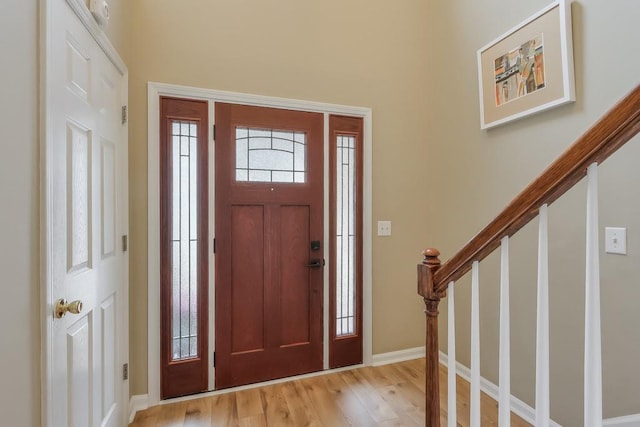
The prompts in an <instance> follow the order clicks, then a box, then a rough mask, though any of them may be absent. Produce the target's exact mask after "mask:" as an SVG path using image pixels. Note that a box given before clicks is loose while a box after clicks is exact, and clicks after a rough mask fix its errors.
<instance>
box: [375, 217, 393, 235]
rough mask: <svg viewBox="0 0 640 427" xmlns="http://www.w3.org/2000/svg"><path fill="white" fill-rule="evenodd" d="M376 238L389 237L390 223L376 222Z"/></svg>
mask: <svg viewBox="0 0 640 427" xmlns="http://www.w3.org/2000/svg"><path fill="white" fill-rule="evenodd" d="M378 236H391V221H378Z"/></svg>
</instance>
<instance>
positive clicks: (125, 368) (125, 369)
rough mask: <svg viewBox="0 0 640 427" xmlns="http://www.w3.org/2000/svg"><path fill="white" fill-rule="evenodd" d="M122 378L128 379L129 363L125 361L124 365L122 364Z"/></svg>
mask: <svg viewBox="0 0 640 427" xmlns="http://www.w3.org/2000/svg"><path fill="white" fill-rule="evenodd" d="M122 379H123V380H128V379H129V364H128V363H125V364H124V365H122Z"/></svg>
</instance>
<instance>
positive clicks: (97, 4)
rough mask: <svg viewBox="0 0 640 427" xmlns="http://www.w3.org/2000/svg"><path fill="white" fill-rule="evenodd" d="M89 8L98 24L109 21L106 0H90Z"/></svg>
mask: <svg viewBox="0 0 640 427" xmlns="http://www.w3.org/2000/svg"><path fill="white" fill-rule="evenodd" d="M89 10H90V11H91V14H92V15H93V17H94V18H95V20H96V22H98V24H100V25H106V24H107V23H108V22H109V5H108V4H107V1H106V0H91V2H90V3H89Z"/></svg>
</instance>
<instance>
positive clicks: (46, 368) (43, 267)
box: [38, 0, 129, 426]
mask: <svg viewBox="0 0 640 427" xmlns="http://www.w3.org/2000/svg"><path fill="white" fill-rule="evenodd" d="M66 4H67V5H68V6H69V7H70V8H71V10H73V12H74V13H75V15H76V16H77V17H78V20H79V21H80V22H81V23H82V25H83V26H84V27H85V28H86V29H87V31H88V32H89V34H90V35H91V37H93V39H94V40H95V42H96V43H97V44H98V46H99V47H100V49H101V50H102V52H104V54H105V56H106V57H107V59H108V60H109V61H110V62H111V63H112V64H113V65H114V66H115V68H116V69H117V71H118V73H119V74H120V76H121V77H122V79H123V81H122V88H121V93H120V99H121V100H122V102H123V105H127V102H128V101H127V100H128V78H129V74H128V70H127V66H126V64H125V63H124V61H123V60H122V58H121V57H120V55H119V54H118V52H117V51H116V49H115V47H114V46H113V44H111V41H110V40H109V38H108V37H107V36H106V34H105V33H104V32H103V30H102V29H101V28H100V27H99V25H98V24H97V23H96V21H95V19H94V18H93V15H91V12H89V9H88V8H87V6H86V2H85V1H84V0H66ZM59 5H63V6H64V4H63V2H62V1H60V0H39V4H38V8H39V15H40V18H39V23H38V26H39V32H40V35H39V38H40V46H44V47H45V48H41V49H39V57H40V82H39V88H40V91H39V92H40V94H39V97H40V119H39V131H40V197H39V198H40V224H41V231H40V248H41V249H40V254H41V257H40V305H39V310H40V324H41V329H40V330H41V333H40V345H41V352H40V359H41V363H40V366H41V367H42V372H41V374H40V389H41V396H42V400H41V402H40V409H41V411H40V412H41V414H40V420H41V424H42V426H51V425H52V424H53V407H52V395H53V394H54V393H55V392H56V390H55V389H54V384H53V383H54V378H55V376H56V373H55V372H54V371H53V359H52V357H51V353H52V352H51V349H52V348H53V331H52V327H51V323H52V321H53V320H52V319H53V313H52V310H51V307H52V306H53V301H54V299H55V298H57V297H59V296H58V295H53V293H52V286H53V277H52V272H51V265H50V263H49V258H50V256H51V253H50V246H51V238H52V226H51V216H52V212H51V210H52V206H53V205H52V201H51V194H50V189H49V185H48V183H49V182H51V179H52V174H51V171H52V165H51V156H50V155H49V150H50V148H49V147H50V146H51V144H52V139H53V137H52V130H51V128H50V123H49V121H50V120H49V117H50V116H51V111H52V110H53V109H54V108H55V106H54V105H52V104H51V101H50V97H51V96H50V92H51V90H53V89H52V87H51V86H52V85H50V84H48V83H47V82H48V81H49V79H48V77H49V74H50V72H51V70H50V68H51V64H50V62H51V58H50V53H49V51H48V49H46V47H47V46H49V45H50V37H49V28H50V22H51V20H52V19H55V16H56V13H57V12H58V6H59ZM121 132H122V136H121V138H122V141H124V142H127V141H128V125H127V124H125V125H123V126H122V130H121ZM121 151H123V152H122V158H121V159H120V160H123V159H124V160H125V161H128V160H127V159H128V149H126V150H121ZM119 167H120V168H121V169H119V171H118V173H119V175H118V177H117V178H118V179H124V180H125V181H126V182H125V184H126V185H124V186H123V188H124V191H123V192H121V194H120V198H119V203H120V204H122V206H125V207H126V211H127V212H126V214H125V215H124V217H123V218H118V222H119V223H120V224H121V226H122V230H123V231H122V233H124V234H126V235H128V234H129V211H128V198H129V189H128V167H127V166H126V165H125V166H124V167H122V165H120V166H119ZM128 260H129V257H128V256H126V257H125V261H124V262H123V267H122V271H121V272H120V274H121V277H122V280H121V286H122V289H120V292H121V293H122V295H121V305H122V306H121V307H120V310H121V313H124V316H121V319H120V321H121V322H122V323H121V325H122V327H121V329H122V330H121V331H119V334H118V342H117V343H116V346H117V348H119V349H120V351H119V352H118V353H119V354H118V356H117V359H116V360H117V363H118V364H120V363H129V261H128ZM121 393H122V394H121V395H122V396H123V401H122V402H121V403H122V413H123V419H122V420H121V421H122V422H123V423H124V422H127V419H125V418H127V417H128V415H129V414H128V409H129V408H128V403H129V381H128V380H126V381H123V382H122V390H121Z"/></svg>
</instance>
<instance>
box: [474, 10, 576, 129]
mask: <svg viewBox="0 0 640 427" xmlns="http://www.w3.org/2000/svg"><path fill="white" fill-rule="evenodd" d="M478 80H479V88H480V127H481V128H482V129H488V128H491V127H494V126H498V125H501V124H503V123H506V122H509V121H512V120H516V119H519V118H522V117H524V116H528V115H530V114H534V113H538V112H540V111H543V110H547V109H549V108H553V107H557V106H559V105H562V104H566V103H568V102H573V101H575V84H574V78H573V40H572V37H571V0H558V1H556V2H554V3H553V4H551V5H549V6H547V7H546V8H544V9H543V10H541V11H540V12H538V13H536V14H535V15H533V16H531V17H530V18H528V19H527V20H526V21H524V22H522V23H521V24H519V25H518V26H516V27H514V28H512V29H511V30H509V31H507V32H506V33H505V34H503V35H501V36H500V37H498V38H497V39H495V40H494V41H492V42H491V43H489V44H487V45H486V46H484V47H482V48H481V49H479V50H478Z"/></svg>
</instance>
